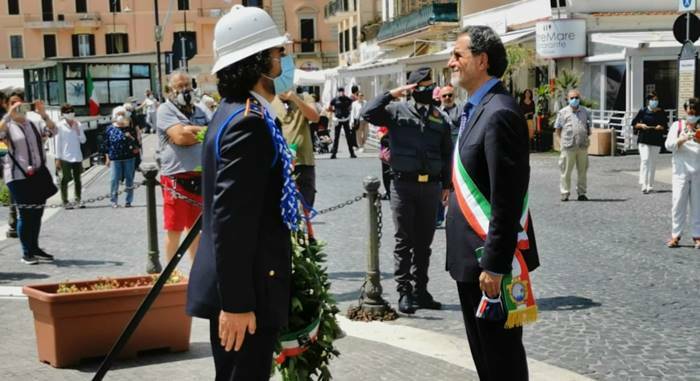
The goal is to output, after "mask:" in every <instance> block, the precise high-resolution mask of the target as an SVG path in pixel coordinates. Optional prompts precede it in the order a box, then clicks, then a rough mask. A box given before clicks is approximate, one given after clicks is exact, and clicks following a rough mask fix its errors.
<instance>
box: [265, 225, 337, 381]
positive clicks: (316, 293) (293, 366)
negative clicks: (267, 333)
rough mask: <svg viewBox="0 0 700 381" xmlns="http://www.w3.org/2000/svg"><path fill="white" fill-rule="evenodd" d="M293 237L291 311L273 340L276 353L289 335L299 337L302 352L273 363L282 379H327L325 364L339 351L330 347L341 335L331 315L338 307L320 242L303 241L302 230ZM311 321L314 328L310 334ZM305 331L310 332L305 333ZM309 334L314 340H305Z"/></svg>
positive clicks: (302, 380) (327, 372) (292, 380)
mask: <svg viewBox="0 0 700 381" xmlns="http://www.w3.org/2000/svg"><path fill="white" fill-rule="evenodd" d="M295 238H297V239H293V240H292V241H293V242H292V245H293V253H292V299H291V314H290V317H289V326H288V328H287V329H286V330H284V331H283V332H282V335H281V339H282V340H280V342H279V343H278V344H277V353H280V352H282V349H283V347H282V345H283V343H284V342H285V339H287V340H288V339H289V338H290V336H292V337H293V336H299V337H300V339H299V340H298V342H299V343H301V344H302V345H300V347H301V348H303V352H301V353H300V354H298V355H296V356H293V357H286V358H284V359H283V361H282V362H281V363H280V361H277V362H275V364H274V365H275V369H276V370H277V371H279V372H280V374H281V375H282V379H283V380H285V381H308V380H314V379H315V380H323V381H327V380H330V379H331V378H332V377H331V373H330V370H329V368H328V366H329V363H330V360H331V359H332V358H333V357H338V355H339V354H340V353H339V352H338V350H336V349H335V348H334V347H333V341H334V340H335V339H337V338H338V337H340V336H341V335H342V331H341V329H340V327H339V326H338V322H337V321H336V319H335V314H336V313H338V307H337V306H336V303H335V300H334V299H333V297H332V296H331V295H330V287H331V284H330V282H329V280H328V274H327V272H326V271H327V269H326V267H325V266H323V264H324V263H325V262H326V254H325V253H324V252H323V247H324V245H323V244H322V243H319V242H317V241H315V240H310V242H309V241H307V240H306V239H305V237H304V234H303V233H299V235H298V236H297V237H295ZM315 323H318V328H317V334H316V335H313V331H314V328H315ZM309 332H311V333H312V335H308V334H309ZM290 334H291V335H290ZM309 336H315V340H313V339H312V340H310V341H309V340H306V339H307V338H309ZM278 359H280V358H279V357H278Z"/></svg>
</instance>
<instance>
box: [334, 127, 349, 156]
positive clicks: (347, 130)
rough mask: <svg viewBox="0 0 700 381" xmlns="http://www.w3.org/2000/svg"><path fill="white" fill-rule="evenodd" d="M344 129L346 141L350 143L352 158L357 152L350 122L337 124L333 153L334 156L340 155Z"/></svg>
mask: <svg viewBox="0 0 700 381" xmlns="http://www.w3.org/2000/svg"><path fill="white" fill-rule="evenodd" d="M341 128H342V129H343V132H344V133H345V140H346V141H347V143H348V151H349V152H350V156H355V150H354V149H353V135H352V133H351V132H350V122H349V121H347V122H338V123H336V124H335V136H334V137H333V149H332V150H331V153H332V154H333V155H335V154H337V153H338V142H339V141H340V129H341Z"/></svg>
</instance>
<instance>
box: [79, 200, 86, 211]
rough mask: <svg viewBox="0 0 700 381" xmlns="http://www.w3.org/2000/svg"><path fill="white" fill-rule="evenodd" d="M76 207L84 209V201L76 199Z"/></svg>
mask: <svg viewBox="0 0 700 381" xmlns="http://www.w3.org/2000/svg"><path fill="white" fill-rule="evenodd" d="M78 208H80V209H85V203H84V202H82V201H80V200H78Z"/></svg>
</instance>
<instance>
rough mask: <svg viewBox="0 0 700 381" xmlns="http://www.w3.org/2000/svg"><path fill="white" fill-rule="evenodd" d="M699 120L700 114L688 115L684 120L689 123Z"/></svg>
mask: <svg viewBox="0 0 700 381" xmlns="http://www.w3.org/2000/svg"><path fill="white" fill-rule="evenodd" d="M698 120H700V115H688V116H687V117H686V118H685V121H686V122H688V123H691V124H696V123H697V122H698Z"/></svg>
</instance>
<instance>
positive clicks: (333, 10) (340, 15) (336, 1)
mask: <svg viewBox="0 0 700 381" xmlns="http://www.w3.org/2000/svg"><path fill="white" fill-rule="evenodd" d="M356 9H357V0H331V1H329V2H328V4H326V6H325V7H324V10H323V13H324V16H325V19H326V22H327V23H337V22H340V21H342V20H343V19H344V18H346V17H349V16H351V15H352V14H353V13H354V12H355V10H356Z"/></svg>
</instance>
